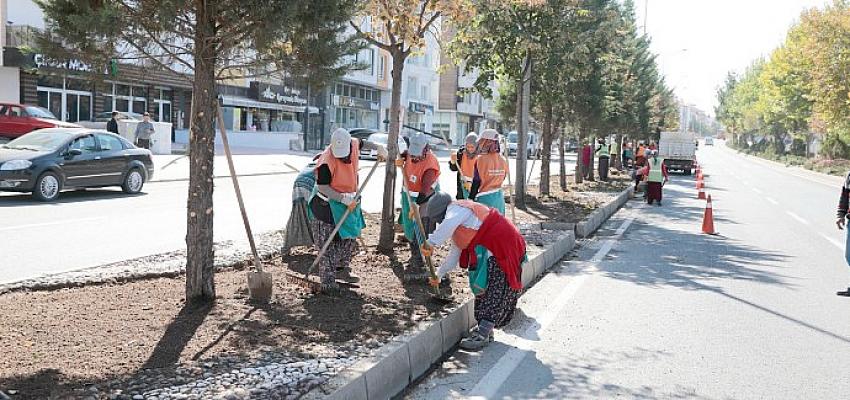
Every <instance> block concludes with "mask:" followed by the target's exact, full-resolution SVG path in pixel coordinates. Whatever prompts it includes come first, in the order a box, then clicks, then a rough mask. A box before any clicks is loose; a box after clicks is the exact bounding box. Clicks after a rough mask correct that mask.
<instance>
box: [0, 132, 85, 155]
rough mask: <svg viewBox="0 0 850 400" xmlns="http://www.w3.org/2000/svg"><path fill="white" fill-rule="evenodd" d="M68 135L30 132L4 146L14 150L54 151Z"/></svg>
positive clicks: (63, 142) (65, 140)
mask: <svg viewBox="0 0 850 400" xmlns="http://www.w3.org/2000/svg"><path fill="white" fill-rule="evenodd" d="M70 136H71V134H69V133H60V132H32V133H28V134H26V135H24V136H21V137H19V138H17V139H15V140H13V141H11V142H9V143H7V144H6V146H5V147H6V148H8V149H15V150H32V151H54V150H56V149H58V148H59V147H60V146H62V145H63V144H65V142H67V141H68V138H69V137H70Z"/></svg>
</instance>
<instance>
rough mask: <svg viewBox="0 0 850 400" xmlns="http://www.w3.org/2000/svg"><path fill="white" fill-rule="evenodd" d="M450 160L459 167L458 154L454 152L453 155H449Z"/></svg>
mask: <svg viewBox="0 0 850 400" xmlns="http://www.w3.org/2000/svg"><path fill="white" fill-rule="evenodd" d="M449 160H450V161H451V162H452V164H455V165H457V153H454V152H453V153H452V154H451V155H449Z"/></svg>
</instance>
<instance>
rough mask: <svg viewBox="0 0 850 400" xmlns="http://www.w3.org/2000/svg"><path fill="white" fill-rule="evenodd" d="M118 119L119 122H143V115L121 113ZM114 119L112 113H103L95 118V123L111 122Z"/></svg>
mask: <svg viewBox="0 0 850 400" xmlns="http://www.w3.org/2000/svg"><path fill="white" fill-rule="evenodd" d="M116 117H117V118H116V119H117V120H118V121H124V120H131V121H141V120H142V114H137V113H133V112H123V111H119V112H118V115H116ZM110 119H112V111H107V112H102V113H100V114H97V115H95V116H94V122H109V120H110Z"/></svg>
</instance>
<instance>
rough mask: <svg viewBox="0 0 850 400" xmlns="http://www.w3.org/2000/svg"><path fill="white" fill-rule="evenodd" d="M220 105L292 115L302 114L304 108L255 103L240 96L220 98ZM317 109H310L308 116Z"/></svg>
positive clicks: (261, 102)
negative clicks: (292, 113) (284, 112)
mask: <svg viewBox="0 0 850 400" xmlns="http://www.w3.org/2000/svg"><path fill="white" fill-rule="evenodd" d="M221 100H222V104H224V105H225V106H231V107H248V108H260V109H263V110H277V111H287V112H294V113H302V112H304V107H296V106H290V105H286V104H278V103H266V102H264V101H257V100H254V99H249V98H247V97H242V96H227V95H222V96H221ZM318 113H319V109H318V108H316V107H312V106H311V107H310V114H318Z"/></svg>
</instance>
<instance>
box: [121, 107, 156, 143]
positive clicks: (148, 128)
mask: <svg viewBox="0 0 850 400" xmlns="http://www.w3.org/2000/svg"><path fill="white" fill-rule="evenodd" d="M116 129H117V128H116ZM153 134H154V128H153V123H152V122H151V115H150V114H149V113H145V114H144V116H143V117H142V122H139V124H138V125H136V134H135V137H136V146H138V147H141V148H143V149H150V148H151V136H153Z"/></svg>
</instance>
